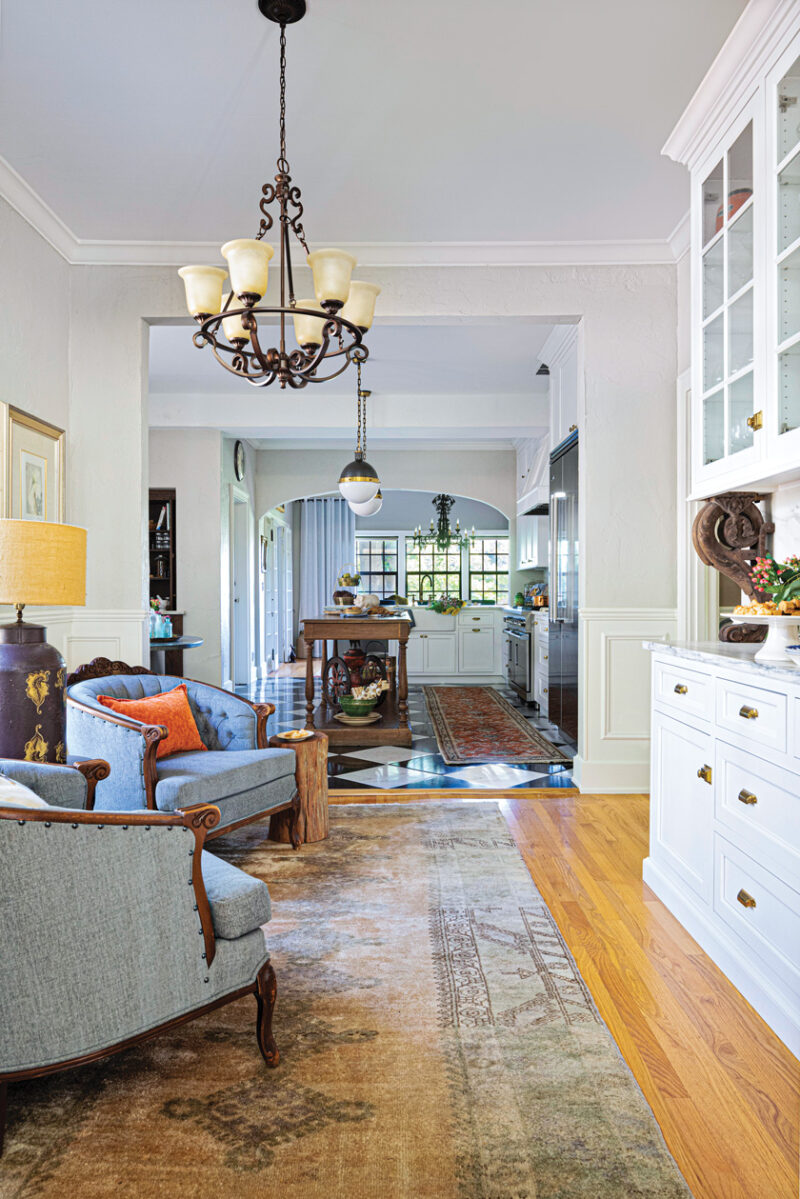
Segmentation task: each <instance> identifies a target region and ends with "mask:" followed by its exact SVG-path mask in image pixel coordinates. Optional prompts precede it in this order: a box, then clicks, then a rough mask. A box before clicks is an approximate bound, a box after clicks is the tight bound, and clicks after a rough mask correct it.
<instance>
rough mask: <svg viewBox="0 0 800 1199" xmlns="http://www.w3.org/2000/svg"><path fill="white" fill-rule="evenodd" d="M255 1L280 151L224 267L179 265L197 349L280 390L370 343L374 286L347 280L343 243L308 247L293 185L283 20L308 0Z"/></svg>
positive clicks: (322, 373) (333, 372)
mask: <svg viewBox="0 0 800 1199" xmlns="http://www.w3.org/2000/svg"><path fill="white" fill-rule="evenodd" d="M258 6H259V9H260V11H261V12H262V14H263V15H264V16H265V17H267V19H268V20H270V21H274V22H275V23H276V24H278V25H279V26H280V41H279V48H280V57H279V83H280V103H279V152H278V158H277V161H276V165H277V168H278V169H277V173H276V175H275V181H274V183H265V184H264V185H263V187H262V189H261V198H260V200H259V211H260V213H261V218H260V222H259V226H258V232H257V233H256V236H255V237H254V238H239V239H234V240H233V241H229V242H226V243H225V245H224V246H223V247H222V256H223V257H224V258H225V259H226V260H227V264H228V270H227V272H226V271H225V270H224V269H222V268H221V267H214V266H185V267H181V269H180V271H179V272H178V273H179V274H180V276H181V278H182V279H183V281H184V283H185V286H186V303H187V307H188V309H189V312H190V313H191V314H192V316H193V317H194V318H195V320H196V321H197V323H198V325H199V326H200V327H199V329H198V330H197V332H196V333H195V334H194V343H195V345H196V346H198V348H201V349H202V348H203V347H205V346H210V347H211V350H212V352H213V354H214V357H215V358H216V359H217V361H218V362H219V363H220V364H221V365H222V366H224V367H225V369H226V370H227V371H230V372H231V374H234V375H237V376H238V377H239V378H242V379H246V380H247V382H248V383H251V384H252V385H253V386H255V387H267V386H269V384H270V383H273V382H274V381H275V380H277V381H278V383H279V385H280V386H281V388H285V387H286V386H289V387H292V388H301V387H305V386H307V384H309V383H324V382H327V381H328V380H330V379H334V378H336V376H337V375H340V374H341V373H342V372H343V371H345V370H346V369H347V367H348V366H350V365H351V363H353V362H355V361H356V356H357V354H358V356H360V357H361V359H362V361H363V359H365V358H366V357H367V354H368V353H369V351H368V350H367V347H366V345H364V341H363V339H364V334H365V333H366V332H367V331H368V330H369V329H370V327H371V325H372V320H373V316H374V312H375V301H376V298H377V296H378V295H379V294H380V290H381V289H380V287H378V286H377V285H376V284H374V283H366V282H363V281H359V280H356V279H353V278H352V271H353V267H354V266H355V265H356V261H355V259H354V258H353V257H352V255H350V254H348V253H346V252H345V251H344V250H335V249H324V250H317V251H315V252H314V253H310V252H309V249H308V243H307V242H306V235H305V230H304V228H303V223H302V217H303V203H302V200H301V193H300V188H299V187H298V186H297V185H296V184H293V183H292V178H291V174H290V168H289V159H288V155H287V149H286V26H287V24H291V23H293V22H295V21H299V20H300V19H301V18H302V17H303V15H304V14H305V0H259V5H258ZM274 204H277V207H278V230H277V231H278V263H279V271H280V303H279V304H278V305H267V304H263V303H262V301H263V299H264V297H265V293H266V290H267V279H268V270H269V261H270V259H271V258H272V257H273V254H274V250H273V248H272V246H270V245H269V244H267V243H266V242H264V240H263V239H264V236H265V234H266V233H267V232H268V231H269V230H270V229H272V228H273V227H274V225H275V219H274V216H273V213H272V212H271V211H270V208H271V206H272V205H274ZM290 233H293V234H294V236H295V238H296V239H297V241H298V242H299V243H300V245H301V246H302V248H303V250H304V251H305V253H306V261H307V263H308V265H309V266H310V267H311V270H312V273H313V278H314V292H315V297H314V299H308V300H297V299H296V298H295V290H294V278H293V271H292V258H291V237H290ZM228 274H229V275H230V292H229V294H228V296H227V298H226V299H225V302H224V303H223V298H222V292H223V284H224V282H225V279H226V277H227V275H228ZM260 316H273V317H275V316H277V318H278V321H277V323H278V327H279V337H278V345H277V346H276V347H271V348H268V349H264V348H262V346H261V340H260V337H259V328H258V318H259V317H260ZM289 319H291V321H292V322H293V326H294V335H295V340H296V342H297V348H296V349H289V348H287V336H286V334H287V322H288V320H289Z"/></svg>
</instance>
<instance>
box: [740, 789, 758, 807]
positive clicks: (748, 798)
mask: <svg viewBox="0 0 800 1199" xmlns="http://www.w3.org/2000/svg"><path fill="white" fill-rule="evenodd" d="M738 799H739V803H746V804H754V803H758V799H757V798H756V796H755V795H753V792H752V791H747V790H745V788H744V787H743V788H742V790H741V791H740V792H739V796H738Z"/></svg>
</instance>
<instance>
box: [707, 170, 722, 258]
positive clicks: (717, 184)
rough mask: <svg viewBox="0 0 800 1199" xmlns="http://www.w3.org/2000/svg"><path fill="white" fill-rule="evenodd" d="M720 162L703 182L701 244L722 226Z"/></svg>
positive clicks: (708, 239)
mask: <svg viewBox="0 0 800 1199" xmlns="http://www.w3.org/2000/svg"><path fill="white" fill-rule="evenodd" d="M722 187H723V185H722V162H721V161H720V162H718V163H717V165H716V166H715V167H714V170H713V171H712V172H711V174H710V175H709V176H708V178H707V179H706V181H705V183H704V184H703V245H705V244H706V242H709V241H711V238H712V237H713V236H714V234H715V233H716V232H717V230H718V229H721V228H722Z"/></svg>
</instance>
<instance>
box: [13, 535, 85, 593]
mask: <svg viewBox="0 0 800 1199" xmlns="http://www.w3.org/2000/svg"><path fill="white" fill-rule="evenodd" d="M85 603H86V530H85V529H79V528H77V526H75V525H56V524H51V523H50V522H48V521H39V520H0V604H39V605H45V606H47V607H50V605H62V604H85Z"/></svg>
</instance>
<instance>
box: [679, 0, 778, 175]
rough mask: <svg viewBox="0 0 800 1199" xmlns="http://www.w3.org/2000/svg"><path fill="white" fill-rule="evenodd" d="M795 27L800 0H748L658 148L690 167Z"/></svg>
mask: <svg viewBox="0 0 800 1199" xmlns="http://www.w3.org/2000/svg"><path fill="white" fill-rule="evenodd" d="M798 29H800V0H750V3H749V4H748V5H747V6H746V8H745V9H744V12H743V13H742V15H741V16H740V18H739V20H738V21H737V22H736V24H735V25H734V27H733V29H732V30H731V32H730V34H729V35H728V37H727V39H726V41H725V42H724V44H723V46H722V49H721V50H720V52H719V54H718V55H717V57H716V58H715V59H714V61H713V62H712V64H711V66H710V67H709V69H708V71H707V72H706V74H705V77H704V79H703V81H702V82H701V84H700V86H699V87H698V89H697V91H696V92H695V93H694V96H693V97H692V99H691V100H690V101H689V104H688V105H687V107H686V110H685V111H684V113H683V115H682V116H681V118H680V120H679V121H678V123H677V125H676V126H675V128H674V129H673V130H672V133H671V134H670V135H669V137H668V138H667V140H666V142H665V143H664V147H663V149H662V151H661V153H662V154H665V155H666V156H667V157H668V158H672V159H673V160H674V161H675V162H679V163H682V164H683V165H684V166H687V167H689V168H690V169H692V168H693V167H694V166H695V165H696V164H697V163H698V162H700V161H701V160H702V159H703V158H705V157H706V155H707V154H709V153H710V151H711V149H712V148H713V147H714V145H715V144H716V143H717V141H718V140H719V138H720V137H721V136H722V134H723V132H724V130H725V129H726V127H727V126H728V124H729V123H730V121H731V120H732V119H733V118H734V117H735V115H736V114H737V112H739V110H740V109H741V108H742V105H743V104H745V103H746V102H747V100H748V99H749V97H750V95H751V94H752V92H753V91H755V89H756V87H757V85H758V82H759V80H760V79H761V78H762V77H763V76H764V75H765V74H766V71H767V70H768V69H769V67H770V66H771V64H772V61H773V59H774V58H775V57H776V56H777V55H778V54H779V53H780V51H781V50H782V49H783V48H784V47H785V46H786V44H787V43H788V42H789V40H790V39H791V38H792V36H793V35H794V34H795V33H796V32H797V30H798Z"/></svg>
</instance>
